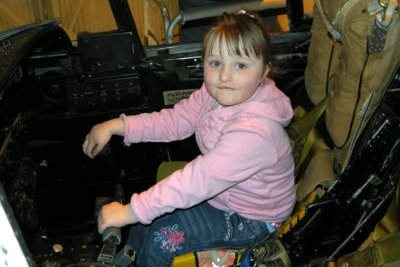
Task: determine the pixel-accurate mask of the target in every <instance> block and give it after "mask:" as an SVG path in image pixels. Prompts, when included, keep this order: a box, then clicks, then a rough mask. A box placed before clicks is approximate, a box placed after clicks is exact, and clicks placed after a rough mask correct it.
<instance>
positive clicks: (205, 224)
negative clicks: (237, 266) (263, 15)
mask: <svg viewBox="0 0 400 267" xmlns="http://www.w3.org/2000/svg"><path fill="white" fill-rule="evenodd" d="M203 62H204V84H203V85H202V87H201V88H200V90H198V91H196V92H194V93H193V94H192V95H191V96H190V97H189V98H188V99H185V100H182V101H181V102H180V103H178V104H176V105H175V106H174V108H173V109H164V110H162V111H161V112H154V113H151V114H147V113H146V114H140V115H136V116H126V115H124V114H122V115H121V116H120V118H116V119H112V120H109V121H106V122H103V123H101V124H98V125H95V126H94V127H93V128H92V130H91V131H90V132H89V134H88V135H87V136H86V140H85V141H84V143H83V151H84V153H85V154H86V155H88V156H89V157H91V158H93V157H94V156H96V154H97V153H98V152H99V151H101V149H102V148H103V146H104V145H105V144H106V143H107V142H108V141H109V140H110V138H111V136H112V135H120V136H123V137H124V142H125V144H126V145H130V144H131V143H138V142H151V141H156V142H169V141H173V140H179V139H184V138H187V137H189V136H191V135H192V134H195V136H196V140H197V144H198V146H199V148H200V150H201V152H202V155H200V156H198V157H197V158H196V159H194V160H193V161H191V162H190V163H188V164H187V165H186V166H185V167H184V168H183V169H181V170H178V171H176V172H174V173H173V174H171V175H170V176H168V177H167V178H166V179H164V180H162V181H160V182H159V183H157V184H155V185H154V186H152V187H151V188H150V189H148V190H147V191H145V192H142V193H140V194H134V195H133V196H132V197H131V201H130V203H129V204H127V205H122V204H120V203H117V202H114V203H111V204H108V205H105V206H104V207H103V208H102V209H101V211H100V214H99V219H98V229H99V232H100V233H102V232H103V231H104V229H106V228H107V227H110V226H115V227H122V226H125V225H127V224H134V225H133V226H132V228H131V231H130V236H129V238H128V243H129V244H130V245H131V246H132V247H133V248H134V250H135V251H136V253H137V255H136V256H137V257H136V264H137V265H138V266H146V265H149V266H153V267H155V266H157V267H159V266H171V265H172V263H173V259H174V257H175V256H178V255H183V254H186V253H188V252H190V251H202V250H207V249H210V248H242V247H248V246H252V245H254V244H256V243H258V242H260V241H261V240H263V239H265V238H267V237H268V236H269V234H270V233H271V232H273V229H274V228H277V227H279V226H280V224H281V223H282V222H283V221H284V220H285V219H286V218H287V217H288V216H289V215H290V213H291V211H292V208H293V206H294V202H295V188H294V178H293V170H294V164H293V158H292V155H291V147H290V142H289V138H288V136H287V135H286V133H285V130H284V127H285V126H287V125H288V124H289V122H290V121H291V118H292V115H293V110H292V107H291V103H290V100H289V99H288V97H287V96H285V95H284V94H283V93H282V92H281V91H280V90H279V89H278V88H277V87H276V86H275V83H274V82H273V81H272V80H271V79H270V78H268V76H270V75H269V74H271V73H272V72H273V71H274V69H275V68H274V65H273V64H272V62H273V61H272V57H271V47H270V43H269V38H268V33H267V31H266V30H265V28H264V26H263V24H262V22H261V20H260V19H259V17H258V16H257V15H255V14H254V15H249V14H248V13H246V12H244V11H241V12H239V13H238V14H235V15H228V14H226V13H224V14H222V15H221V16H220V17H219V18H218V19H217V21H216V24H215V25H214V26H213V27H212V28H211V29H210V31H209V32H208V33H207V34H206V36H205V38H204V41H203Z"/></svg>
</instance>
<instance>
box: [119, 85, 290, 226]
mask: <svg viewBox="0 0 400 267" xmlns="http://www.w3.org/2000/svg"><path fill="white" fill-rule="evenodd" d="M121 116H122V118H123V119H124V122H125V137H124V142H125V144H126V145H130V144H131V143H138V142H152V141H154V142H169V141H173V140H181V139H184V138H187V137H189V136H191V135H192V134H193V133H195V134H196V140H197V144H198V146H199V148H200V151H201V152H202V155H199V156H198V157H197V158H196V159H194V160H193V161H191V162H190V163H189V164H187V165H186V166H185V167H184V168H183V169H182V170H179V171H176V172H174V173H173V174H171V175H170V176H169V177H167V178H166V179H164V180H162V181H161V182H159V183H157V184H156V185H154V186H152V187H151V188H150V189H148V190H146V191H144V192H142V193H140V194H133V196H132V198H131V208H132V211H133V213H134V214H135V216H136V217H137V218H138V220H139V221H140V222H141V223H143V224H148V223H151V222H152V220H153V219H155V218H157V217H159V216H161V215H163V214H165V213H168V212H172V211H173V210H175V209H185V208H189V207H191V206H194V205H196V204H198V203H200V202H202V201H204V200H208V202H209V203H210V204H211V205H212V206H214V207H216V208H218V209H221V210H224V211H234V212H237V213H238V214H239V215H241V216H243V217H246V218H249V219H254V220H260V221H265V222H270V223H281V222H283V221H284V220H286V219H287V217H288V216H289V215H290V213H291V212H292V209H293V206H294V203H295V187H294V177H293V171H294V163H293V157H292V154H291V147H290V142H289V138H288V136H287V135H286V133H285V130H284V127H286V126H287V125H288V124H289V122H290V121H291V119H292V116H293V109H292V107H291V103H290V100H289V98H288V97H287V96H285V95H284V94H283V93H282V92H281V91H280V90H279V89H278V88H277V87H276V86H275V83H274V82H273V81H272V80H266V82H265V83H264V84H263V85H261V86H260V87H259V88H258V90H257V91H256V93H255V95H254V96H253V97H251V98H250V99H249V100H247V101H246V102H244V103H241V104H238V105H234V106H230V107H224V108H219V105H218V103H217V102H216V101H215V100H214V99H213V98H212V97H211V96H210V95H209V94H208V92H207V90H206V88H205V86H204V84H203V86H202V87H201V88H200V90H198V91H196V92H194V93H193V94H192V95H191V96H190V97H189V99H185V100H183V101H181V102H180V103H178V104H176V105H175V106H174V108H173V109H164V110H162V111H160V112H154V113H151V114H148V113H144V114H140V115H137V116H125V115H124V114H122V115H121Z"/></svg>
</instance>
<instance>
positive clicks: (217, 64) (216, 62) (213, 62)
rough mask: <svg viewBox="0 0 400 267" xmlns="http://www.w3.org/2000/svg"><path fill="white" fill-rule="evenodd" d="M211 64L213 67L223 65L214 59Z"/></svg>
mask: <svg viewBox="0 0 400 267" xmlns="http://www.w3.org/2000/svg"><path fill="white" fill-rule="evenodd" d="M210 65H211V66H212V67H218V66H220V65H221V63H220V62H218V61H212V62H211V63H210Z"/></svg>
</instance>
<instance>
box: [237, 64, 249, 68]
mask: <svg viewBox="0 0 400 267" xmlns="http://www.w3.org/2000/svg"><path fill="white" fill-rule="evenodd" d="M236 66H237V68H238V69H245V68H246V67H247V66H246V65H245V64H243V63H239V64H237V65H236Z"/></svg>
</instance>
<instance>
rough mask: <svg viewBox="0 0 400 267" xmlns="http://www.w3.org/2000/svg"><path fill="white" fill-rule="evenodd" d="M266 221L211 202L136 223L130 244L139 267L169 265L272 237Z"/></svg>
mask: <svg viewBox="0 0 400 267" xmlns="http://www.w3.org/2000/svg"><path fill="white" fill-rule="evenodd" d="M269 235H270V232H269V230H268V228H267V225H266V224H265V222H261V221H254V220H250V219H246V218H244V217H242V216H239V215H238V214H237V213H232V212H225V211H222V210H219V209H216V208H214V207H212V206H211V205H210V204H208V203H207V202H204V203H202V204H199V205H197V206H194V207H192V208H190V209H186V210H176V211H174V212H173V213H170V214H166V215H164V216H162V217H160V218H158V219H156V220H154V221H153V222H152V223H151V224H150V225H142V224H138V225H134V226H132V228H131V229H130V233H129V237H128V241H127V242H128V244H129V245H131V246H132V248H133V249H134V250H135V251H136V261H135V262H136V264H137V266H138V267H144V266H151V267H169V266H172V263H173V261H174V257H176V256H179V255H184V254H186V253H189V252H192V251H202V250H207V249H212V248H227V249H236V248H245V247H249V246H253V245H255V244H257V243H259V242H260V241H262V240H264V239H266V238H268V236H269Z"/></svg>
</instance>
